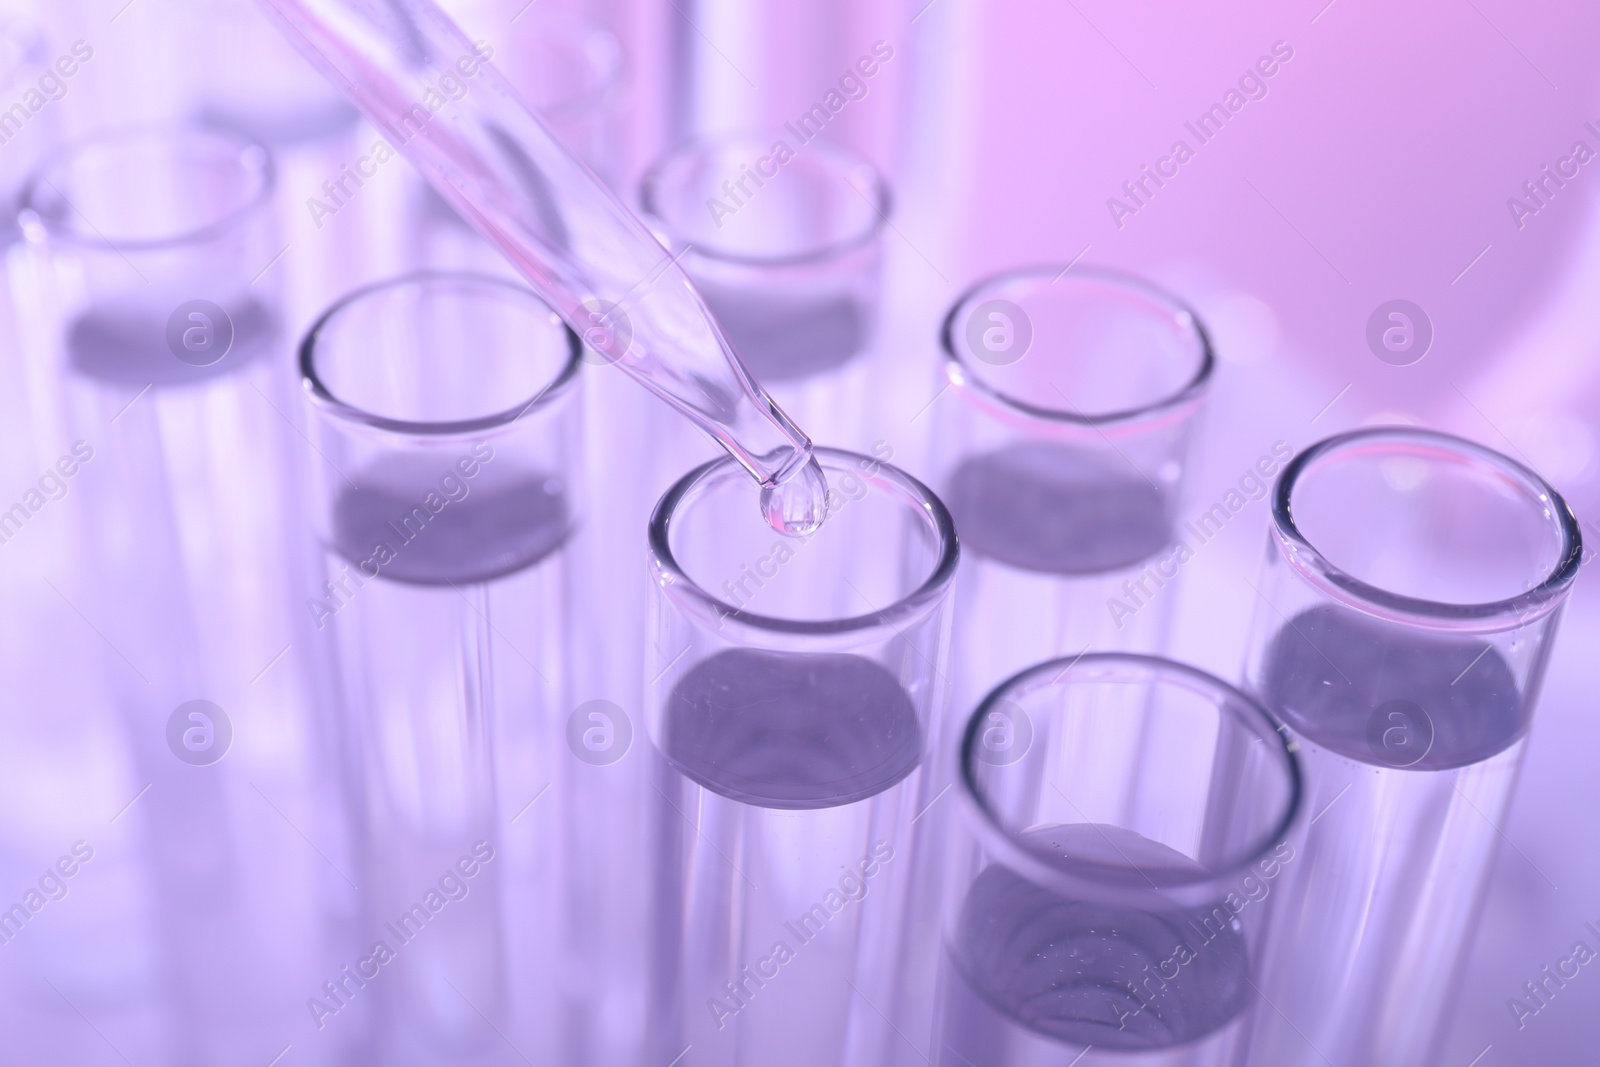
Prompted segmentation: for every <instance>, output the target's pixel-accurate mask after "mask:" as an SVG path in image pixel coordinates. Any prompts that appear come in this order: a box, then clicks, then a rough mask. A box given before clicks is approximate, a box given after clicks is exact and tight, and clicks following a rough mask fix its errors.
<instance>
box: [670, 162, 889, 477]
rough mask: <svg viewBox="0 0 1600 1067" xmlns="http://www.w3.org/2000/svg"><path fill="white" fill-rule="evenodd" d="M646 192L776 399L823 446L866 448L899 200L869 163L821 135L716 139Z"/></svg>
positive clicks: (879, 379)
mask: <svg viewBox="0 0 1600 1067" xmlns="http://www.w3.org/2000/svg"><path fill="white" fill-rule="evenodd" d="M640 201H641V205H642V210H643V216H644V218H645V219H646V220H647V221H648V222H649V223H650V224H651V226H652V227H653V228H654V229H655V230H656V232H657V234H658V236H659V237H660V238H661V240H662V243H663V244H665V245H666V246H667V248H668V249H669V250H670V251H671V252H672V253H673V255H674V256H681V259H680V260H679V262H680V263H681V264H682V266H683V269H684V270H685V271H686V272H687V273H688V275H689V277H690V278H691V279H693V281H694V283H695V287H696V288H697V289H698V290H699V291H700V295H701V297H702V298H703V299H704V300H705V303H706V306H707V307H709V308H710V309H711V312H712V314H713V315H715V316H716V318H717V322H718V324H719V325H721V327H722V329H723V332H724V334H725V335H726V336H727V338H728V340H729V341H730V342H731V343H732V345H733V347H734V350H735V351H736V352H738V354H739V358H740V359H741V360H743V361H744V364H745V366H746V367H747V368H749V370H750V373H751V374H752V375H754V376H755V378H756V380H757V381H759V382H761V384H762V386H763V387H765V388H766V389H767V390H768V391H769V392H770V393H771V395H772V397H773V399H775V400H776V401H777V402H778V404H779V406H780V407H782V408H783V410H784V411H785V412H786V413H787V414H788V415H789V416H790V417H791V418H793V419H794V420H795V421H796V422H797V423H798V424H799V425H801V426H803V427H805V430H806V432H807V433H809V434H810V435H811V438H812V440H813V441H816V442H817V443H819V444H824V445H829V446H834V447H840V448H858V449H863V450H865V449H868V448H870V447H871V441H872V440H873V439H874V438H873V426H872V423H873V412H874V410H875V409H876V408H877V407H878V406H879V405H878V400H879V390H880V389H881V388H882V386H883V382H884V378H883V375H882V373H881V371H882V366H881V364H882V358H881V353H879V352H878V351H877V339H878V320H879V317H880V305H881V302H882V294H881V285H882V282H881V276H882V270H883V239H882V235H883V226H884V224H885V222H886V221H887V220H888V217H889V212H890V209H891V205H890V198H889V190H888V187H887V186H886V185H885V184H884V182H883V179H882V178H881V177H880V176H879V175H878V173H877V171H876V170H874V169H873V168H872V166H871V164H869V163H866V162H865V161H863V160H860V159H857V158H855V157H854V156H851V155H849V154H847V153H844V152H841V151H839V150H837V149H834V148H829V147H827V146H826V145H822V144H807V145H805V146H803V147H801V148H800V149H798V150H793V149H791V148H789V147H788V145H787V143H780V142H777V141H775V140H774V139H765V140H763V139H760V138H755V137H748V136H746V137H727V138H719V139H716V140H710V141H705V142H696V143H692V144H690V145H688V146H686V147H683V148H680V149H678V150H676V151H674V152H672V153H671V154H669V155H668V156H666V157H665V158H664V159H662V160H661V161H660V162H658V163H657V164H656V165H655V167H654V168H652V169H651V171H650V172H649V173H648V174H647V175H646V176H645V178H644V181H643V183H642V185H641V188H640Z"/></svg>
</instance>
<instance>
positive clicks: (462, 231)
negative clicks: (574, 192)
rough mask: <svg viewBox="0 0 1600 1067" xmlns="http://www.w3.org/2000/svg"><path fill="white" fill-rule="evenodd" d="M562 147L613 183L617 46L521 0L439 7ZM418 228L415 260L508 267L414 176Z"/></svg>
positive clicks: (617, 162)
mask: <svg viewBox="0 0 1600 1067" xmlns="http://www.w3.org/2000/svg"><path fill="white" fill-rule="evenodd" d="M445 6H446V7H447V8H448V10H449V13H450V14H451V15H452V16H454V17H456V18H457V19H459V20H460V22H461V25H462V27H463V29H465V30H466V31H467V32H468V33H471V34H473V35H474V37H475V39H477V40H480V41H483V42H485V43H489V42H492V43H489V44H488V47H489V49H490V50H491V51H492V55H493V59H494V61H495V64H496V66H498V67H499V68H500V69H501V70H503V71H504V72H505V75H506V80H507V81H508V82H509V83H510V85H511V86H512V88H513V89H514V90H515V91H516V92H517V94H518V95H519V96H520V97H521V98H522V99H523V100H524V101H525V102H526V103H527V105H528V106H529V107H530V108H532V109H533V110H534V112H535V113H537V114H538V116H539V120H540V121H541V122H543V123H545V124H546V125H547V126H549V127H550V130H551V132H552V133H554V134H555V135H556V137H557V138H558V139H559V140H560V141H561V143H562V145H564V146H565V147H566V149H567V150H568V151H569V152H571V153H572V154H573V155H575V156H577V157H578V158H579V159H581V160H582V161H583V162H584V163H586V164H587V165H588V167H589V169H590V170H592V171H594V173H595V174H596V175H597V176H598V177H600V178H601V179H602V180H603V181H604V182H605V183H606V184H607V185H610V186H612V187H615V186H616V184H617V181H618V177H619V175H620V173H621V169H622V158H621V153H622V149H623V146H624V144H625V143H626V138H625V133H626V131H625V130H624V129H623V127H622V113H621V111H622V100H623V94H624V91H625V88H626V73H625V69H624V65H623V56H622V45H621V43H620V42H618V40H617V39H616V37H615V36H614V35H612V34H611V33H610V32H608V31H607V30H605V29H604V28H603V27H601V26H599V25H597V24H596V23H593V22H591V21H589V20H588V19H585V18H583V17H581V16H578V15H574V14H571V13H570V12H566V11H561V10H558V9H555V8H545V7H544V6H543V5H539V4H536V5H533V6H531V7H530V6H527V5H526V0H453V2H451V3H448V4H446V5H445ZM412 186H413V191H412V195H413V197H414V198H415V200H416V203H417V208H416V211H417V216H418V221H419V225H418V226H417V227H416V231H415V237H416V239H417V241H418V248H417V250H416V256H417V262H418V264H419V265H421V266H425V267H428V268H433V269H438V268H441V267H447V266H449V267H454V266H457V265H473V266H476V267H478V268H479V269H482V270H488V271H498V270H509V269H510V268H509V266H508V265H507V264H506V263H505V261H504V260H503V259H502V258H501V257H500V256H499V255H498V254H497V252H496V251H495V249H493V248H492V247H491V246H489V245H488V244H486V243H485V242H484V240H483V238H482V237H481V236H479V235H478V234H477V233H476V232H474V231H473V229H472V227H471V225H470V224H469V223H468V222H467V221H466V220H465V219H463V218H462V216H461V215H460V214H459V213H458V212H457V211H456V209H455V208H453V207H451V206H450V205H449V204H448V203H447V202H446V201H445V199H444V198H443V197H441V196H440V195H439V193H438V192H437V191H435V190H434V188H433V186H431V185H429V184H428V183H427V181H425V180H424V179H423V178H422V177H421V176H420V175H417V176H415V178H414V180H413V181H412Z"/></svg>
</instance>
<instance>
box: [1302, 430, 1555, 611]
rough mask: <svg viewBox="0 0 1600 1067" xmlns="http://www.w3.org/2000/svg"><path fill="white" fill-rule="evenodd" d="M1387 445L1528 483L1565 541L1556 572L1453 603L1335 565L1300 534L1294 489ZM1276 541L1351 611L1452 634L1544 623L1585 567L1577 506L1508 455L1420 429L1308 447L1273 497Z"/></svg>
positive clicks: (1355, 434) (1356, 435) (1368, 433)
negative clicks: (1336, 455)
mask: <svg viewBox="0 0 1600 1067" xmlns="http://www.w3.org/2000/svg"><path fill="white" fill-rule="evenodd" d="M1383 441H1409V442H1411V443H1412V444H1413V445H1427V446H1432V447H1434V448H1436V449H1440V450H1445V451H1448V452H1452V453H1455V454H1457V455H1460V456H1462V457H1463V458H1464V459H1467V460H1469V461H1477V462H1483V463H1487V464H1489V465H1490V466H1492V467H1495V468H1497V469H1498V470H1499V471H1500V472H1501V473H1502V474H1505V475H1509V476H1510V477H1512V478H1513V479H1514V480H1516V481H1518V482H1521V483H1522V484H1523V486H1524V488H1525V489H1526V490H1527V491H1528V495H1529V496H1530V498H1532V499H1534V500H1544V501H1545V502H1546V506H1547V508H1548V510H1549V513H1550V517H1551V519H1552V520H1553V521H1554V523H1555V525H1556V528H1557V530H1558V531H1559V533H1560V535H1561V539H1562V551H1561V552H1560V553H1559V555H1558V557H1557V559H1556V561H1555V563H1554V565H1553V566H1552V568H1551V570H1550V572H1549V574H1547V575H1546V576H1545V578H1544V580H1543V581H1541V582H1540V583H1539V584H1538V585H1535V586H1534V587H1533V588H1531V589H1529V590H1527V591H1526V592H1523V593H1519V594H1517V595H1516V596H1513V597H1507V598H1504V599H1501V600H1493V601H1487V602H1483V603H1477V604H1448V603H1444V602H1441V601H1435V600H1427V599H1424V598H1421V597H1412V596H1404V595H1401V594H1399V593H1391V592H1389V591H1388V590H1385V589H1382V588H1380V587H1378V586H1375V585H1372V584H1370V583H1368V582H1364V581H1362V580H1361V579H1359V578H1357V577H1355V576H1354V575H1351V574H1349V573H1347V572H1346V571H1344V570H1343V569H1341V568H1339V567H1338V566H1336V565H1334V564H1333V563H1332V562H1330V561H1329V560H1328V559H1327V557H1326V556H1324V555H1323V554H1322V553H1321V552H1320V551H1319V550H1318V549H1317V548H1316V546H1314V545H1313V544H1312V543H1311V541H1310V539H1309V538H1307V537H1306V536H1305V534H1304V533H1303V532H1301V530H1300V528H1299V526H1298V525H1296V523H1295V520H1294V510H1293V500H1294V490H1295V487H1296V485H1297V484H1298V482H1299V480H1300V477H1301V475H1303V474H1305V473H1306V472H1307V471H1308V470H1310V469H1311V468H1312V466H1313V465H1314V464H1315V463H1316V462H1317V461H1318V460H1321V459H1323V458H1325V457H1327V456H1328V455H1329V454H1330V453H1333V452H1335V451H1339V450H1343V449H1346V448H1350V447H1361V446H1362V445H1364V444H1377V443H1380V442H1383ZM1272 540H1273V543H1274V544H1275V546H1276V547H1277V549H1278V551H1279V553H1280V554H1281V555H1282V556H1283V558H1284V561H1285V562H1286V563H1288V564H1289V566H1290V567H1291V568H1293V569H1294V570H1295V572H1296V573H1298V574H1300V575H1301V576H1303V577H1304V578H1305V579H1306V580H1307V581H1308V582H1310V583H1311V584H1312V585H1313V587H1315V588H1316V589H1318V590H1319V591H1321V592H1323V593H1325V594H1326V595H1328V596H1330V597H1332V598H1333V599H1334V600H1336V601H1338V602H1339V603H1341V604H1344V605H1346V606H1348V607H1352V608H1355V609H1356V610H1358V611H1360V612H1362V613H1364V614H1367V615H1371V616H1374V617H1376V618H1379V619H1384V620H1386V621H1390V622H1398V623H1402V624H1407V625H1411V626H1417V627H1422V628H1427V629H1433V630H1446V631H1450V632H1453V633H1496V632H1500V631H1504V630H1512V629H1517V628H1519V627H1522V626H1526V625H1528V624H1530V623H1533V622H1536V621H1538V620H1539V619H1542V618H1544V617H1545V616H1546V615H1549V614H1550V613H1551V612H1554V611H1556V610H1557V609H1559V608H1560V607H1561V605H1562V604H1563V603H1564V602H1565V601H1566V597H1567V593H1568V591H1569V590H1570V589H1571V586H1572V583H1573V580H1574V579H1575V578H1576V577H1577V575H1578V568H1579V566H1580V565H1581V564H1582V562H1583V534H1582V531H1581V529H1580V527H1579V525H1578V518H1577V516H1576V515H1575V514H1573V511H1572V508H1571V507H1570V506H1569V505H1568V504H1567V502H1566V500H1565V499H1564V498H1563V497H1562V496H1561V494H1560V493H1558V492H1557V491H1556V490H1555V488H1554V487H1553V486H1551V485H1550V483H1549V482H1547V481H1545V480H1544V479H1543V478H1541V477H1540V476H1539V475H1538V474H1537V473H1536V472H1534V471H1533V470H1532V469H1531V468H1529V467H1527V466H1526V465H1524V464H1522V463H1519V462H1518V461H1516V460H1514V459H1512V458H1511V457H1510V456H1507V455H1505V454H1503V453H1501V452H1497V451H1495V450H1494V449H1492V448H1487V447H1485V446H1483V445H1480V444H1477V443H1476V442H1474V441H1469V440H1467V439H1465V438H1462V437H1457V436H1455V435H1454V434H1447V433H1441V432H1439V431H1437V430H1427V429H1421V428H1418V427H1415V426H1401V425H1394V426H1372V427H1366V428H1363V429H1359V430H1351V431H1349V432H1346V433H1341V434H1335V435H1334V436H1332V437H1327V438H1324V439H1323V440H1321V441H1318V442H1317V443H1315V444H1313V445H1310V446H1309V447H1307V448H1306V449H1304V450H1303V451H1302V452H1301V453H1300V454H1299V455H1297V456H1295V457H1294V458H1293V459H1291V460H1290V461H1289V463H1288V464H1287V465H1286V466H1285V467H1284V469H1283V470H1282V472H1280V473H1279V475H1278V480H1277V483H1276V485H1275V486H1274V487H1273V492H1272Z"/></svg>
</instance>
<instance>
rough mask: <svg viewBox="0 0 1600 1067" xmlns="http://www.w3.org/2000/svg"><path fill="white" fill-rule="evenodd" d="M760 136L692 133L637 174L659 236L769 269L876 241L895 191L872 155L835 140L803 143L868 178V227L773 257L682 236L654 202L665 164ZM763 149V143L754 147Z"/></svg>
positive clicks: (811, 152) (642, 204) (709, 255)
mask: <svg viewBox="0 0 1600 1067" xmlns="http://www.w3.org/2000/svg"><path fill="white" fill-rule="evenodd" d="M760 136H761V134H760V132H759V131H754V130H746V131H741V132H732V133H728V134H724V135H719V136H716V137H706V136H700V137H693V138H690V139H688V140H685V141H683V142H681V143H679V144H678V145H677V146H676V147H674V148H672V149H670V150H669V151H667V152H664V153H662V155H661V157H660V158H659V159H657V160H656V161H655V162H654V163H652V164H651V165H650V169H649V170H647V171H645V174H644V177H642V178H640V179H639V208H640V214H641V215H642V216H643V218H644V219H645V221H646V223H647V224H650V223H654V224H656V225H657V226H659V227H660V229H661V236H664V237H666V239H667V240H666V242H665V243H667V244H668V245H669V246H671V247H672V248H674V249H689V248H692V249H693V250H694V253H695V254H696V255H697V256H699V257H701V258H703V259H707V260H714V261H716V262H718V263H726V264H730V265H733V266H740V267H765V268H769V269H782V268H785V267H803V266H809V265H813V264H817V263H822V262H825V261H827V260H832V259H838V258H841V257H843V256H846V255H848V254H850V253H851V252H854V251H856V250H857V249H859V248H864V247H865V246H867V245H869V244H871V243H872V242H873V241H876V240H877V239H878V238H879V237H881V236H882V235H883V229H884V227H885V226H887V225H888V224H889V216H890V214H891V213H892V212H893V211H894V193H893V192H892V191H891V190H890V188H889V183H888V180H887V179H885V178H884V176H883V172H882V171H880V170H879V169H878V168H877V167H876V166H875V165H873V163H872V161H871V160H868V159H865V158H863V157H861V156H858V155H855V154H854V153H851V152H846V151H845V150H844V149H842V148H836V147H834V146H833V145H826V144H815V143H814V144H812V145H808V146H807V152H806V154H807V156H809V157H811V158H812V159H823V160H826V161H827V162H828V163H829V165H830V166H835V167H836V168H837V169H838V171H839V172H840V173H848V172H850V171H864V172H865V173H866V174H867V175H868V176H869V177H870V179H871V180H870V181H869V182H868V183H867V184H868V185H869V186H870V187H871V189H872V192H873V195H872V196H871V197H870V198H869V199H868V201H867V203H868V206H869V207H871V208H872V213H873V219H872V222H871V223H870V225H868V226H867V228H866V229H865V230H864V231H863V232H861V233H859V234H855V235H853V236H851V237H848V238H845V239H843V240H839V241H833V242H830V243H828V244H826V245H824V246H822V247H821V248H817V249H813V250H811V251H807V252H798V253H789V254H785V255H776V256H752V255H744V254H740V253H737V252H728V251H724V250H721V249H718V248H715V247H713V246H710V245H701V244H695V243H694V242H691V241H688V240H686V239H685V238H684V237H683V235H682V234H681V233H680V232H679V230H680V228H679V227H678V226H676V225H674V224H673V222H672V220H671V219H669V218H667V217H666V215H665V214H663V213H662V212H661V211H660V210H659V209H658V207H657V203H656V200H657V195H656V187H657V185H658V184H659V183H660V182H661V180H662V179H663V177H664V174H665V171H666V168H667V166H668V165H669V164H671V163H674V162H676V161H678V160H680V159H683V158H685V157H688V156H690V155H693V154H695V153H696V152H703V151H705V150H707V149H712V148H716V149H726V148H727V147H728V146H729V145H732V144H738V143H741V142H746V141H748V142H749V143H750V144H752V145H756V144H757V143H758V138H759V137H760ZM756 150H757V151H761V150H762V149H761V148H757V149H756Z"/></svg>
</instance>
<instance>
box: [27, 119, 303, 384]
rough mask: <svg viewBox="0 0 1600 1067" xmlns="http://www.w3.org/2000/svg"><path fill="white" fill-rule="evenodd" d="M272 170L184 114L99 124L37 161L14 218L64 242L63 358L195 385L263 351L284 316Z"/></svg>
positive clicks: (244, 147)
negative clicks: (121, 126)
mask: <svg viewBox="0 0 1600 1067" xmlns="http://www.w3.org/2000/svg"><path fill="white" fill-rule="evenodd" d="M275 181H276V175H275V168H274V166H273V163H272V158H271V156H269V155H268V154H267V152H266V150H265V149H264V148H262V147H261V146H260V145H258V144H256V143H255V142H253V141H251V140H249V139H248V138H246V137H243V136H241V135H238V134H233V133H227V132H220V131H214V130H208V129H205V128H202V127H198V126H187V125H156V126H142V127H136V128H132V129H126V130H118V131H116V132H113V133H107V134H101V135H98V136H94V137H90V138H87V139H85V140H83V141H80V142H76V143H74V144H70V145H67V146H65V147H63V148H62V149H60V150H59V151H57V152H55V153H53V154H52V155H50V156H49V157H47V158H46V159H45V160H44V161H43V162H41V164H40V166H39V169H38V170H37V171H35V172H34V174H33V175H32V176H31V177H30V178H29V180H28V182H27V183H26V185H25V186H24V188H23V192H22V198H21V203H22V211H21V223H22V228H23V233H24V235H25V236H27V237H28V238H29V240H31V241H33V242H35V243H36V244H40V245H45V246H48V247H49V248H50V249H52V250H53V251H56V252H59V253H61V258H60V260H59V261H58V263H57V274H58V281H59V282H60V283H61V286H60V294H61V296H62V297H63V298H64V303H65V304H66V305H67V306H65V307H62V308H60V309H58V312H59V314H61V315H63V316H64V317H65V318H67V319H68V326H67V337H66V342H67V355H68V361H69V363H68V369H69V371H71V372H75V373H77V374H79V375H82V376H83V377H85V378H91V379H96V380H100V381H103V382H106V383H118V384H121V385H132V386H134V387H135V388H137V387H140V386H177V385H191V384H195V383H199V382H203V381H207V380H209V379H212V378H215V377H218V376H226V375H231V374H233V373H234V372H236V371H238V370H240V369H241V368H243V367H244V366H245V365H246V364H251V363H253V362H254V361H256V360H258V359H261V358H263V357H264V356H266V354H267V353H268V352H270V351H271V350H272V347H273V345H274V343H275V342H276V341H277V340H278V339H279V337H280V318H281V311H280V308H279V303H280V296H279V286H278V283H277V278H278V275H277V274H275V273H272V272H270V271H268V270H267V268H268V267H269V266H271V264H272V262H273V260H274V258H275V257H276V256H277V255H278V253H279V252H280V251H281V250H282V249H281V246H278V245H277V244H276V243H275V242H276V240H277V231H276V227H275V225H274V220H273V213H272V211H271V200H272V193H273V189H274V185H275Z"/></svg>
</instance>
